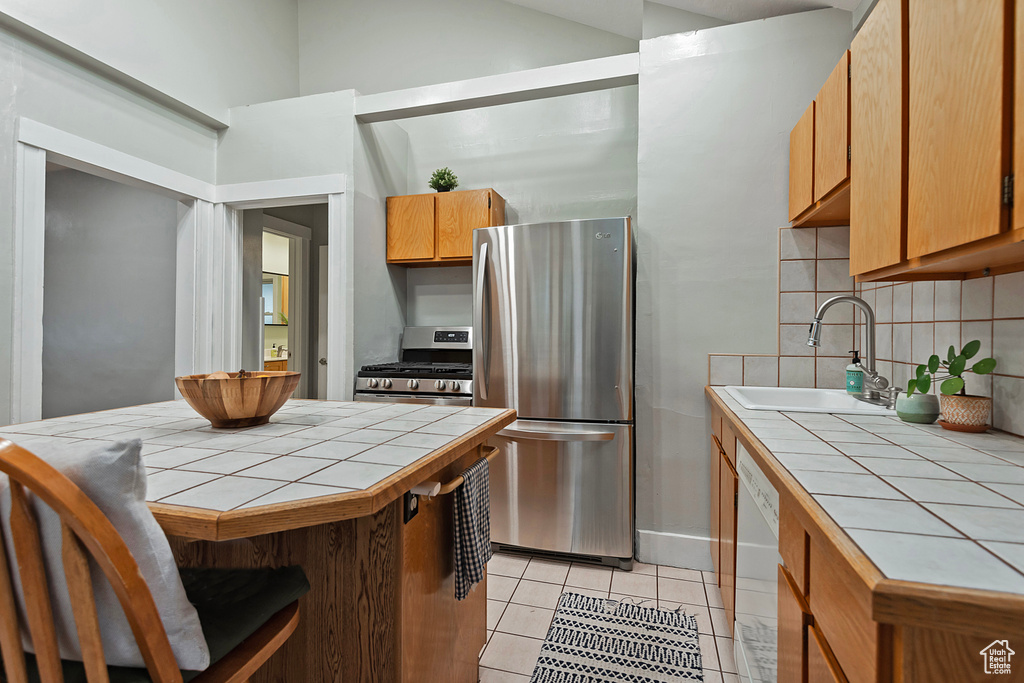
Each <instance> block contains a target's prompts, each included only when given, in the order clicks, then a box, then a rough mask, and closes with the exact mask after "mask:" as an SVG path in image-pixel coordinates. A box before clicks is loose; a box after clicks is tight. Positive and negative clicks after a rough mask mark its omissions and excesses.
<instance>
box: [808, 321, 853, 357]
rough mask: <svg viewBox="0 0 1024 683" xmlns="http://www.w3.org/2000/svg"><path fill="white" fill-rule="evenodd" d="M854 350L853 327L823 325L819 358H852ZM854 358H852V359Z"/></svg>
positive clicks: (818, 352)
mask: <svg viewBox="0 0 1024 683" xmlns="http://www.w3.org/2000/svg"><path fill="white" fill-rule="evenodd" d="M852 350H853V325H823V326H822V328H821V346H820V347H818V351H817V354H816V355H818V356H850V351H852ZM852 357H853V356H850V358H852Z"/></svg>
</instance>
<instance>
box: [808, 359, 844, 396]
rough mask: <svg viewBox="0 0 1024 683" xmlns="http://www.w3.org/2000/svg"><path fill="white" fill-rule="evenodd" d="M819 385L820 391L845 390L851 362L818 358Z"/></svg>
mask: <svg viewBox="0 0 1024 683" xmlns="http://www.w3.org/2000/svg"><path fill="white" fill-rule="evenodd" d="M816 360H817V365H816V367H817V372H818V377H817V384H818V388H819V389H845V388H846V366H847V365H849V364H850V361H849V360H848V359H846V358H818V359H816Z"/></svg>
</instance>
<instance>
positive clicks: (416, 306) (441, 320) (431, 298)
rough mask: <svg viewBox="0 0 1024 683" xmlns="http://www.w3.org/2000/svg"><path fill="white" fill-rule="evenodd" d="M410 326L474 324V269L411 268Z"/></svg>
mask: <svg viewBox="0 0 1024 683" xmlns="http://www.w3.org/2000/svg"><path fill="white" fill-rule="evenodd" d="M407 280H408V285H407V288H406V292H407V293H408V302H409V315H408V324H409V325H427V326H446V325H472V324H473V269H472V268H471V267H469V266H448V267H440V268H410V269H409V274H408V276H407Z"/></svg>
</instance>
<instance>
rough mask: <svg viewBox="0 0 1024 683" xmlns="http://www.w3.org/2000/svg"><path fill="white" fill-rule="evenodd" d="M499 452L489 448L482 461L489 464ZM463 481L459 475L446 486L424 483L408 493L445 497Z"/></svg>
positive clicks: (432, 482) (435, 482)
mask: <svg viewBox="0 0 1024 683" xmlns="http://www.w3.org/2000/svg"><path fill="white" fill-rule="evenodd" d="M499 452H500V449H499V448H498V447H497V446H491V447H490V448H489V450H488V451H487V454H486V455H484V460H486V461H488V462H490V461H491V460H492V459H493V458H494V456H496V455H497V454H498V453H499ZM464 481H465V479H463V478H462V475H461V474H460V475H459V476H457V477H455V478H454V479H452V480H451V481H450V482H448V483H447V484H441V483H440V482H437V481H425V482H423V483H422V484H420V485H418V486H414V487H412V489H411V491H410V492H411V493H413V494H415V495H417V496H426V497H427V498H433V497H434V496H445V495H448V494H449V493H451V492H452V491H454V490H455V489H457V488H459V487H460V486H462V482H464Z"/></svg>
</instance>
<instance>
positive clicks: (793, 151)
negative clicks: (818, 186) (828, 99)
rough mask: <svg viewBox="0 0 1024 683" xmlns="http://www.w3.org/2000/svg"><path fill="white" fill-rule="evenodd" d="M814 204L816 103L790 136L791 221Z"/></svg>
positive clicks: (809, 107) (806, 112) (812, 103)
mask: <svg viewBox="0 0 1024 683" xmlns="http://www.w3.org/2000/svg"><path fill="white" fill-rule="evenodd" d="M813 203H814V102H811V103H810V105H808V107H807V110H806V111H805V112H804V114H803V116H801V117H800V120H799V121H797V122H796V125H795V126H794V127H793V130H792V131H791V132H790V134H789V220H791V221H792V220H796V217H797V216H799V215H800V214H802V213H803V212H804V211H806V210H807V209H809V208H810V206H811V204H813Z"/></svg>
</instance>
